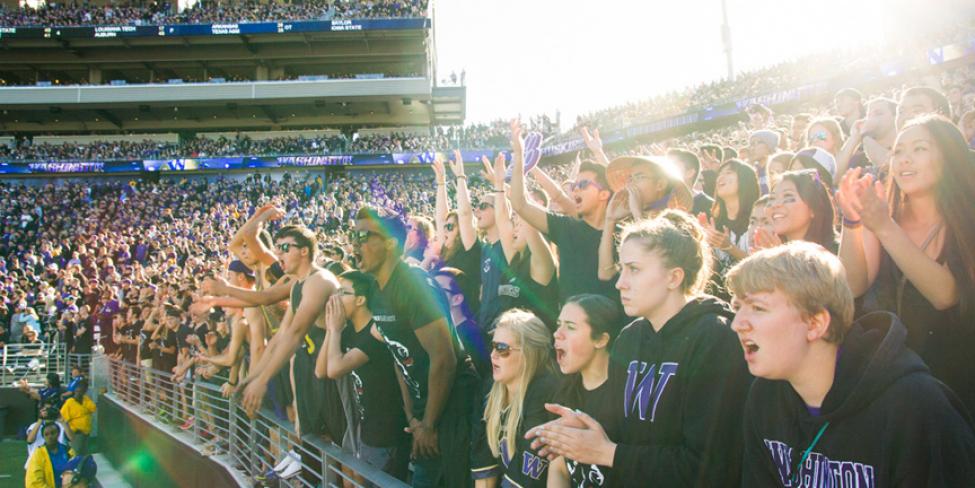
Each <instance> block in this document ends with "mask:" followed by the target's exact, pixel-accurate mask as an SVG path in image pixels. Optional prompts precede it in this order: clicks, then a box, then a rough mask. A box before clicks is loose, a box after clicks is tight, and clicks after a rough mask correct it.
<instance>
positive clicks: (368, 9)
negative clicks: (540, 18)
mask: <svg viewBox="0 0 975 488" xmlns="http://www.w3.org/2000/svg"><path fill="white" fill-rule="evenodd" d="M426 7H427V1H426V0H372V1H335V0H311V1H302V2H293V3H292V2H288V3H285V2H260V1H256V0H245V1H234V2H219V1H210V0H202V1H200V2H198V3H197V4H196V5H194V6H193V7H191V8H188V9H185V10H183V11H181V12H177V11H176V10H175V8H174V7H173V5H172V4H171V3H170V2H156V1H147V2H141V1H133V2H122V3H113V4H107V5H104V6H96V5H90V4H88V3H84V2H76V1H70V2H47V3H46V5H45V6H42V7H40V8H36V9H35V8H31V7H21V8H17V9H11V8H3V9H0V25H3V26H87V25H155V24H198V23H236V22H266V21H274V20H331V19H364V18H398V17H424V16H426Z"/></svg>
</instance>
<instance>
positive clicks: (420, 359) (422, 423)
mask: <svg viewBox="0 0 975 488" xmlns="http://www.w3.org/2000/svg"><path fill="white" fill-rule="evenodd" d="M405 241H406V226H405V224H404V222H403V221H402V220H401V219H400V218H399V216H387V215H380V213H379V211H378V210H376V209H374V208H370V207H363V208H362V209H360V210H359V212H358V213H357V214H356V224H355V243H356V245H355V248H356V249H355V252H356V254H357V256H358V262H359V269H360V270H361V271H364V272H366V273H369V274H371V275H373V276H374V277H375V278H376V281H377V282H378V284H379V290H378V292H377V300H376V304H375V306H374V307H373V308H372V312H373V320H374V321H375V322H376V331H377V333H379V335H380V336H381V337H382V338H383V341H384V342H385V343H386V347H387V348H388V349H389V351H390V353H392V355H393V361H394V363H395V364H396V371H397V374H398V376H399V381H400V384H401V389H402V390H403V403H404V405H405V408H406V411H407V412H408V413H409V417H408V418H407V421H408V424H409V427H408V428H407V430H408V431H409V432H410V433H411V434H412V435H413V447H412V457H413V466H414V470H413V480H412V481H413V486H416V487H421V486H422V487H426V486H437V485H438V484H440V483H441V482H443V485H444V486H451V487H452V486H468V485H469V484H470V469H469V468H470V456H469V450H470V427H471V416H472V413H473V412H472V403H473V402H472V399H473V397H474V391H475V387H476V382H477V377H476V373H474V371H473V369H472V368H471V367H470V365H469V363H468V361H467V358H466V354H464V352H463V347H462V346H461V345H460V341H459V340H458V338H457V334H456V332H455V331H454V329H453V327H452V326H451V325H450V322H449V319H448V317H447V315H446V312H445V311H446V310H447V308H446V304H445V303H444V299H445V296H444V293H443V292H442V290H440V288H439V287H438V286H437V284H436V283H435V282H434V281H433V279H432V278H430V277H429V276H428V275H427V274H426V272H425V271H423V269H421V268H418V267H415V266H410V265H409V264H407V263H406V262H405V261H403V246H404V244H405Z"/></svg>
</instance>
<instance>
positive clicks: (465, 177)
mask: <svg viewBox="0 0 975 488" xmlns="http://www.w3.org/2000/svg"><path fill="white" fill-rule="evenodd" d="M457 179H458V180H460V179H465V180H466V179H467V175H457Z"/></svg>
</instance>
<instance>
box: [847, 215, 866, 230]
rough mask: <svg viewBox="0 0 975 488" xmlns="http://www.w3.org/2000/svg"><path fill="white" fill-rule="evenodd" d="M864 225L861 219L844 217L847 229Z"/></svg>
mask: <svg viewBox="0 0 975 488" xmlns="http://www.w3.org/2000/svg"><path fill="white" fill-rule="evenodd" d="M862 225H863V223H862V222H861V221H859V220H850V219H848V218H846V217H843V227H845V228H847V229H859V228H860V227H861V226H862Z"/></svg>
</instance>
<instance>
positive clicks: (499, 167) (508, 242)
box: [481, 153, 517, 264]
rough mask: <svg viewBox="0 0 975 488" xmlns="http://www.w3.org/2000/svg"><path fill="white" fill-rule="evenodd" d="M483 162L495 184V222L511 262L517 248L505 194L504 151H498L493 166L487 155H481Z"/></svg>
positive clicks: (485, 169) (508, 260) (502, 244)
mask: <svg viewBox="0 0 975 488" xmlns="http://www.w3.org/2000/svg"><path fill="white" fill-rule="evenodd" d="M481 163H482V164H483V165H484V174H485V175H486V176H488V179H489V181H491V182H492V183H493V184H494V222H495V224H496V225H497V226H498V239H499V240H500V241H501V250H502V251H504V259H505V261H507V262H508V264H511V261H512V260H513V259H514V258H515V254H516V253H517V250H516V249H515V228H514V225H512V223H511V214H510V213H509V212H508V200H507V198H505V196H504V163H505V158H504V153H498V155H497V157H496V158H494V167H493V168H492V167H491V163H490V161H488V158H487V157H486V156H482V157H481Z"/></svg>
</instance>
